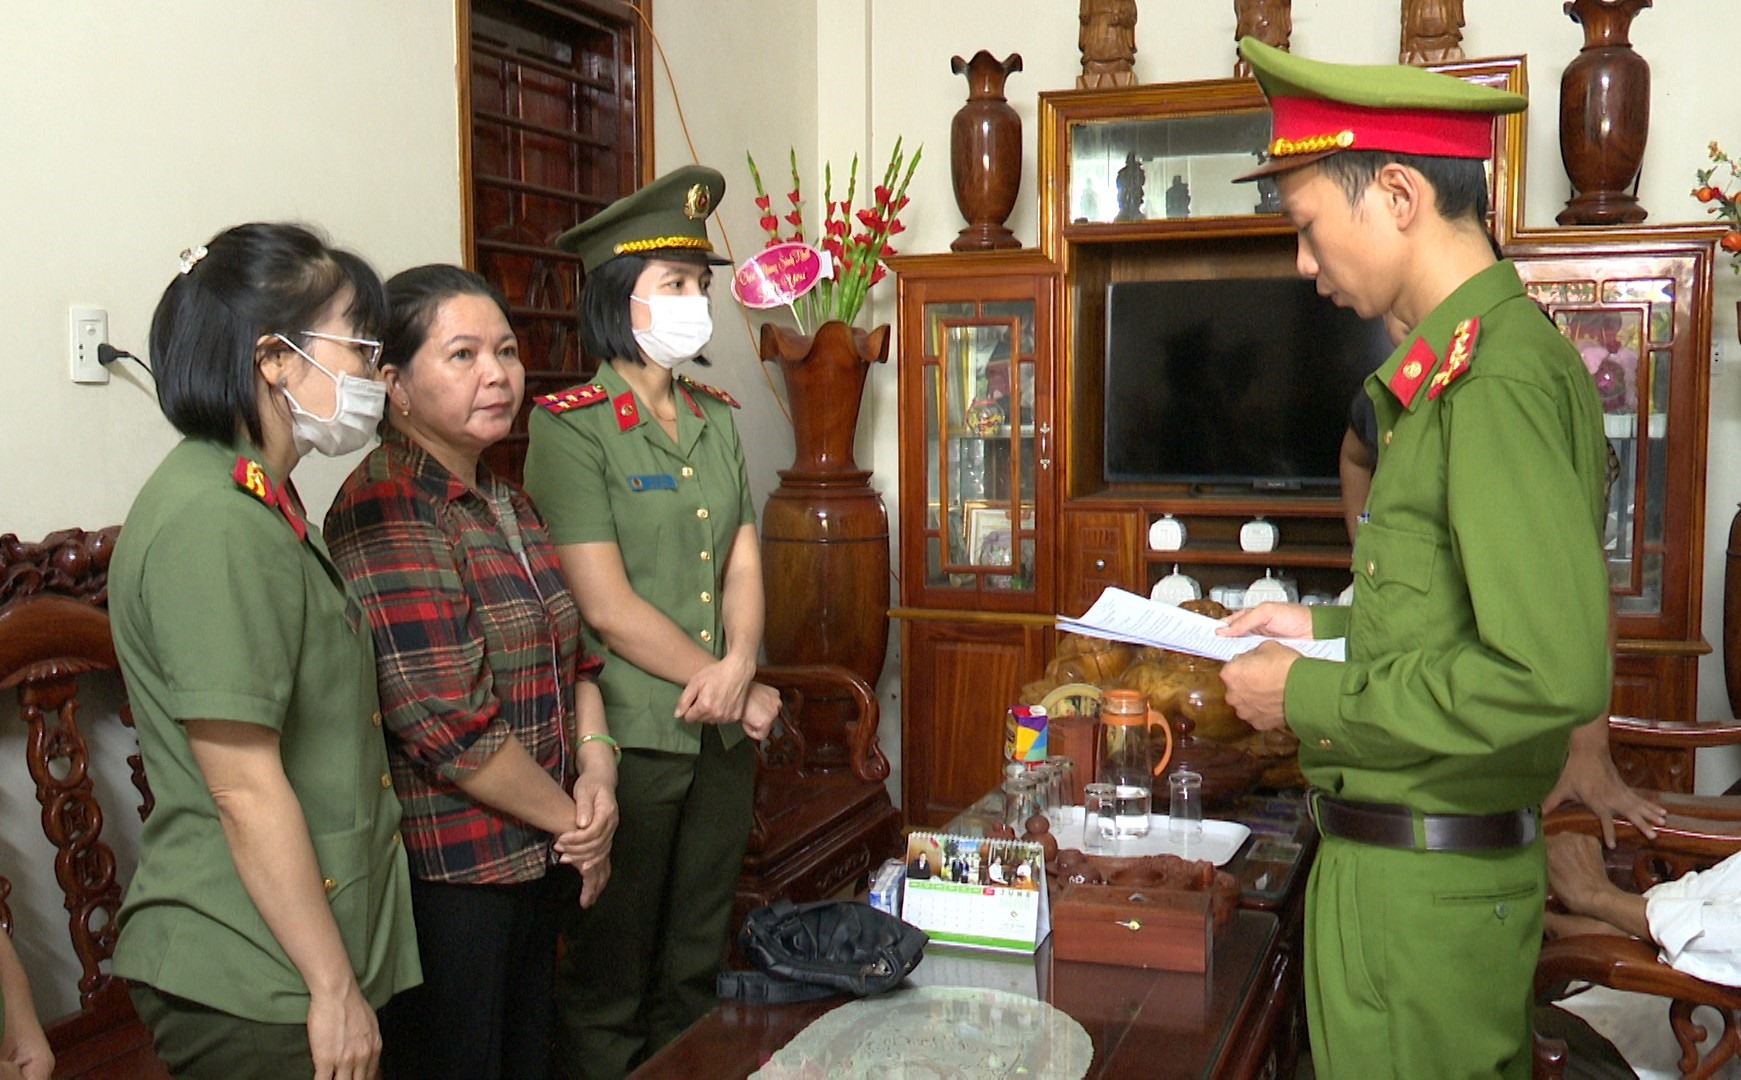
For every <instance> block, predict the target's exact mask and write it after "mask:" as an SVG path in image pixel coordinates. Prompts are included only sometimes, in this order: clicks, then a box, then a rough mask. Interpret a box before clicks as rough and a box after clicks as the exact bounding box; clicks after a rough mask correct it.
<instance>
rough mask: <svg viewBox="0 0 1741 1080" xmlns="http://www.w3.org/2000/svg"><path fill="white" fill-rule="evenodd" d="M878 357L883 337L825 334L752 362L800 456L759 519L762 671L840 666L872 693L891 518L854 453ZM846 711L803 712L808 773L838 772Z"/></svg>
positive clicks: (795, 337) (882, 633) (885, 333)
mask: <svg viewBox="0 0 1741 1080" xmlns="http://www.w3.org/2000/svg"><path fill="white" fill-rule="evenodd" d="M888 355H889V328H888V327H887V326H886V325H885V326H879V327H877V328H876V329H874V330H871V331H869V332H866V331H864V330H856V329H854V328H852V327H850V326H848V325H847V324H846V323H843V322H838V321H835V322H826V323H823V324H822V325H821V326H819V327H817V329H816V333H815V334H814V335H813V336H805V335H803V334H799V333H796V332H794V331H791V330H787V329H784V328H783V327H779V326H774V325H772V324H764V325H763V326H762V337H761V356H762V359H763V360H764V361H766V360H773V361H775V362H777V363H778V364H779V365H780V374H781V375H782V376H783V377H784V378H785V381H786V397H787V400H788V401H789V402H790V404H791V410H792V433H793V436H794V440H795V441H796V443H797V450H798V452H797V456H796V457H795V458H794V460H793V462H792V467H791V468H789V469H782V470H781V471H780V486H779V487H777V488H775V489H774V492H773V493H772V494H771V495H769V496H768V502H767V505H766V507H764V508H763V511H762V576H763V582H764V588H765V590H766V596H767V626H766V629H765V631H764V632H763V643H764V645H765V647H766V649H767V653H768V661H769V662H770V663H773V664H839V665H840V666H841V667H844V668H846V669H847V670H848V671H851V672H852V673H853V674H855V675H857V676H858V677H859V678H861V679H863V680H864V681H865V682H867V683H869V684H870V685H871V686H873V687H874V686H875V685H876V684H877V678H878V676H880V675H881V674H882V669H883V657H884V655H885V654H886V653H887V651H888V641H889V516H888V511H887V510H886V509H884V507H883V498H882V496H881V495H880V494H878V493H877V490H876V489H875V488H873V487H871V486H870V476H871V474H870V470H869V469H861V468H859V467H858V463H857V462H856V461H854V460H853V455H852V444H853V438H854V436H855V434H856V433H857V429H858V410H859V404H860V402H861V401H862V399H863V395H864V381H865V375H866V374H867V373H868V372H869V371H870V365H872V364H876V363H881V362H882V361H884V360H886V359H888ZM855 708H856V705H855V704H854V703H853V702H851V701H850V700H846V699H843V700H842V701H841V702H839V703H830V702H819V701H815V700H808V701H806V703H805V721H806V723H805V737H806V739H807V741H808V742H809V746H808V750H807V757H808V762H809V765H810V767H812V768H829V767H839V768H846V767H848V748H847V740H846V727H845V725H846V723H847V722H848V720H849V718H850V717H851V716H853V715H854V710H855ZM812 719H815V720H816V721H818V723H816V724H814V725H813V724H812V723H811V721H812Z"/></svg>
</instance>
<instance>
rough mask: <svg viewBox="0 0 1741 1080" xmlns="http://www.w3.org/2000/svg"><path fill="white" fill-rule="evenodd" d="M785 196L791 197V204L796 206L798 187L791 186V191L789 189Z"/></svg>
mask: <svg viewBox="0 0 1741 1080" xmlns="http://www.w3.org/2000/svg"><path fill="white" fill-rule="evenodd" d="M786 198H788V199H791V200H792V205H793V206H797V205H798V189H797V188H793V189H792V191H791V193H790V194H788V195H787V196H786Z"/></svg>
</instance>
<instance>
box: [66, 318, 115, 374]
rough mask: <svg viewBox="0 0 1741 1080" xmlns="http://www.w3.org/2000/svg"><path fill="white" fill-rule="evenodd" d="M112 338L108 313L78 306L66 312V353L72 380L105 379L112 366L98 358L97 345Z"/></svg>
mask: <svg viewBox="0 0 1741 1080" xmlns="http://www.w3.org/2000/svg"><path fill="white" fill-rule="evenodd" d="M108 340H109V313H108V312H107V311H104V310H103V309H102V308H94V307H75V308H72V309H70V310H69V311H68V313H67V356H68V359H69V364H70V367H71V371H72V379H73V382H76V383H106V382H108V381H109V369H108V368H106V367H104V366H103V365H102V363H101V362H100V361H98V359H97V346H98V345H101V344H103V343H104V342H106V341H108Z"/></svg>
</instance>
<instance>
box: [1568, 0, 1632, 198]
mask: <svg viewBox="0 0 1741 1080" xmlns="http://www.w3.org/2000/svg"><path fill="white" fill-rule="evenodd" d="M1650 5H1651V0H1566V6H1565V11H1566V14H1567V15H1569V16H1571V18H1572V21H1573V22H1576V23H1582V24H1583V27H1584V48H1583V49H1582V50H1581V51H1580V52H1579V53H1578V55H1577V56H1575V57H1573V58H1572V62H1571V63H1570V64H1567V65H1566V72H1565V74H1564V75H1562V76H1561V77H1560V158H1561V160H1563V161H1564V162H1565V165H1566V175H1567V176H1569V177H1571V179H1572V197H1571V199H1569V200H1568V201H1567V202H1566V208H1565V209H1564V210H1561V211H1560V212H1559V215H1558V216H1557V217H1556V218H1555V219H1554V220H1555V221H1558V222H1559V223H1560V224H1561V225H1631V224H1636V223H1638V222H1640V221H1643V220H1644V219H1645V217H1646V213H1645V209H1644V207H1642V206H1640V205H1638V198H1637V197H1636V196H1635V195H1633V193H1632V190H1631V189H1632V187H1633V185H1634V183H1635V181H1636V180H1637V179H1638V170H1639V167H1640V166H1641V165H1642V164H1643V163H1644V143H1645V139H1646V137H1647V136H1648V135H1649V133H1650V64H1648V63H1647V62H1645V59H1644V57H1642V56H1640V55H1638V53H1636V52H1634V51H1633V48H1632V41H1631V40H1630V39H1629V38H1628V37H1627V32H1628V31H1629V30H1630V29H1631V27H1632V20H1633V17H1634V16H1636V15H1637V14H1638V13H1639V12H1640V11H1643V10H1644V9H1645V8H1647V7H1649V6H1650Z"/></svg>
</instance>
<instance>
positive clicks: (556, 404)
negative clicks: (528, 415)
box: [532, 383, 609, 413]
mask: <svg viewBox="0 0 1741 1080" xmlns="http://www.w3.org/2000/svg"><path fill="white" fill-rule="evenodd" d="M608 396H609V395H607V394H606V393H605V388H604V387H602V386H600V385H599V384H598V383H588V384H586V385H585V386H575V387H571V388H570V389H567V390H559V391H557V392H556V393H554V394H542V395H540V396H538V397H536V398H533V399H532V400H533V403H534V404H536V405H538V406H539V407H540V408H544V409H549V410H550V411H551V412H553V413H565V412H567V411H568V410H570V409H578V408H580V407H581V406H583V405H596V404H598V403H599V402H601V401H603V400H605V398H606V397H608Z"/></svg>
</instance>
